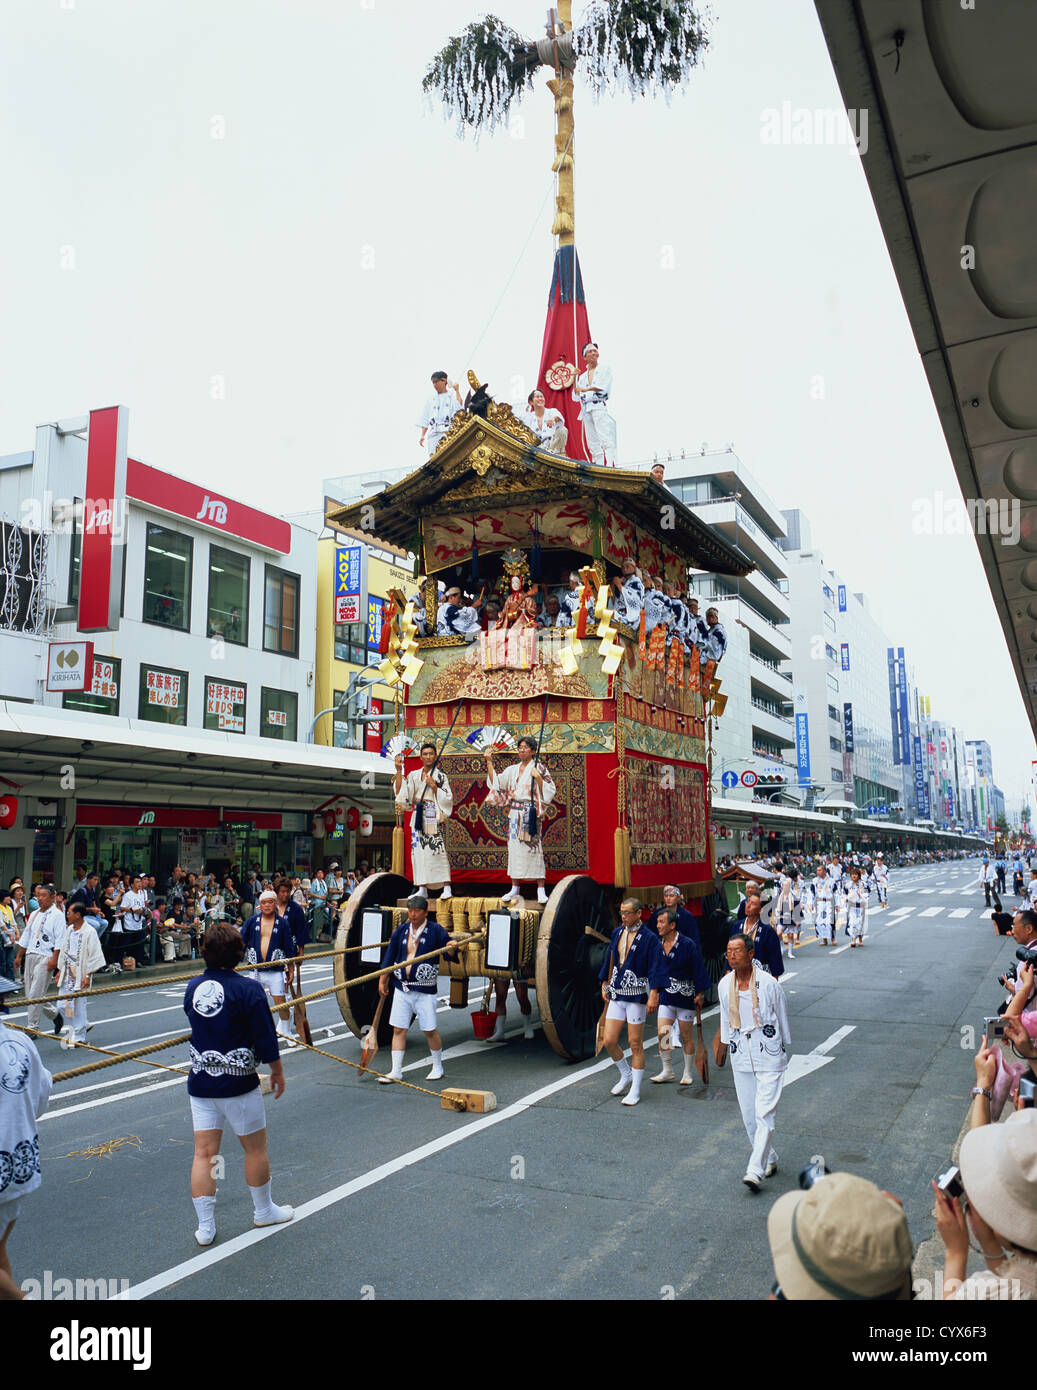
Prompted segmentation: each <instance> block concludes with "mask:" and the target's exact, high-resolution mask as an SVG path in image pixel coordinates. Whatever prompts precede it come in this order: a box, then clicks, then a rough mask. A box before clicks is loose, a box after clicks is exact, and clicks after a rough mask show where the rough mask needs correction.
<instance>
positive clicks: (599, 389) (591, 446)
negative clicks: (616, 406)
mask: <svg viewBox="0 0 1037 1390" xmlns="http://www.w3.org/2000/svg"><path fill="white" fill-rule="evenodd" d="M583 361H584V364H585V370H584V371H583V372H582V373H581V375H580V378H579V380H578V381H577V383H576V385H575V386H574V387H573V400H574V401H578V402H579V404H580V419H581V420H582V421H583V432H584V434H585V435H586V438H587V450H588V452H589V453H590V456H591V460H592V462H594V463H596V464H598V466H599V467H604V466H605V465H606V464H609V465H611V466H612V467H613V468H615V466H616V422H615V420H614V419H613V418H612V416H611V415H610V414H609V409H608V399H609V392H610V391H611V390H612V368H611V367H603V366H601V365H600V363H599V360H598V345H597V343H587V344H586V345H585V346H584V349H583Z"/></svg>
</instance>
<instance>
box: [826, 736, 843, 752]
mask: <svg viewBox="0 0 1037 1390" xmlns="http://www.w3.org/2000/svg"><path fill="white" fill-rule="evenodd" d="M828 746H829V748H830V749H831V750H832V752H833V753H841V752H842V751H843V744H842V739H838V738H831V737H829V739H828Z"/></svg>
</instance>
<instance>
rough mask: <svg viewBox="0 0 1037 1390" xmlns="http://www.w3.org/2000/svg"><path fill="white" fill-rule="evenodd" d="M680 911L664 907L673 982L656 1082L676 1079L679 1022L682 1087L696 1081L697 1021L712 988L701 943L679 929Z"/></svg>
mask: <svg viewBox="0 0 1037 1390" xmlns="http://www.w3.org/2000/svg"><path fill="white" fill-rule="evenodd" d="M677 919H678V913H677V909H676V908H672V907H668V908H664V909H663V911H662V913H661V914H660V915H659V918H658V924H657V930H658V932H659V944H660V946H661V947H662V951H663V959H664V960H665V962H666V971H667V974H668V975H669V981H668V983H667V984H666V986H665V988H664V989H663V990H662V992H661V993H660V995H659V1061H660V1062H661V1063H662V1067H661V1069H660V1071H659V1073H658V1075H657V1076H653V1077H652V1080H653V1081H658V1082H663V1081H672V1080H673V1025H674V1023H675V1022H676V1025H677V1028H678V1030H679V1032H680V1039H681V1047H682V1049H683V1051H684V1075H683V1076H682V1077H681V1079H680V1084H681V1085H682V1086H690V1085H691V1083H692V1081H694V1079H695V1027H694V1025H695V1018H696V1015H699V1016H701V1015H700V1012H699V1011H700V1010H701V1008H702V1004H703V1001H704V999H705V997H706V994H707V993H708V992H709V989H710V987H711V985H712V983H713V982H712V981H711V980H710V978H709V972H708V971H707V969H706V963H705V961H704V960H703V959H702V952H701V951H700V950H699V948H698V944H697V942H695V941H693V940H692V939H691V937H690V936H683V935H681V933H680V931H679V930H678V920H677Z"/></svg>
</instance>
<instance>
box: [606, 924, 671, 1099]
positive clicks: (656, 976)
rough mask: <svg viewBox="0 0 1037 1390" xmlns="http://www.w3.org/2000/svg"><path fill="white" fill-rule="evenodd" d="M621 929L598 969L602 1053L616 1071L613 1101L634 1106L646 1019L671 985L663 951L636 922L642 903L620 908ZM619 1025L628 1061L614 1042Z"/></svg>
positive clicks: (641, 1070)
mask: <svg viewBox="0 0 1037 1390" xmlns="http://www.w3.org/2000/svg"><path fill="white" fill-rule="evenodd" d="M619 917H620V921H621V923H622V925H621V926H618V927H617V928H616V930H615V931H614V932H613V933H612V940H611V941H610V943H609V954H608V956H607V957H606V958H605V962H604V964H603V965H602V967H601V972H600V974H599V976H598V978H599V979H600V980H601V982H602V985H601V997H602V999H604V1000H605V1001H606V1004H607V1008H606V1010H605V1039H604V1042H605V1050H606V1052H607V1053H608V1055H609V1056H610V1057H611V1058H612V1060H613V1061H614V1062H615V1064H616V1066H617V1067H618V1068H619V1080H618V1081H617V1082H616V1084H615V1085H614V1086H613V1087H612V1094H613V1095H614V1096H619V1095H623V1092H624V1091H625V1090H626V1088H627V1087H628V1086H629V1087H630V1094H629V1095H627V1096H623V1104H624V1105H637V1103H638V1101H639V1100H640V1099H641V1086H642V1083H643V1082H644V1079H645V1048H644V1029H645V1018H646V1017H647V1015H648V1014H654V1013H655V1011H656V1009H657V1008H658V1007H659V995H660V993H661V991H662V990H664V989H666V987H667V985H668V984H669V981H670V972H669V970H668V969H667V965H666V960H665V958H664V956H663V949H662V946H661V944H660V942H659V937H658V934H657V933H656V932H653V931H651V930H650V928H649V927H647V926H646V925H645V923H643V922H642V921H641V903H640V901H639V899H637V898H625V899H624V900H623V902H621V903H620V905H619ZM624 1025H625V1027H626V1030H627V1039H628V1040H629V1042H630V1061H629V1062H628V1061H627V1060H626V1058H625V1057H624V1056H623V1049H622V1047H621V1046H620V1042H619V1039H620V1037H621V1035H622V1032H623V1028H624Z"/></svg>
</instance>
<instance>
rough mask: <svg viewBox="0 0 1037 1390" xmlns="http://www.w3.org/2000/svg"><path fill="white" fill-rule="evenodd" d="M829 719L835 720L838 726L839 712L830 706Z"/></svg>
mask: <svg viewBox="0 0 1037 1390" xmlns="http://www.w3.org/2000/svg"><path fill="white" fill-rule="evenodd" d="M828 717H829V719H834V720H835V722H836V723H837V724H838V723H839V711H838V710H837V709H836V707H835V706H834V705H829V706H828Z"/></svg>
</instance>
